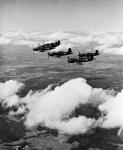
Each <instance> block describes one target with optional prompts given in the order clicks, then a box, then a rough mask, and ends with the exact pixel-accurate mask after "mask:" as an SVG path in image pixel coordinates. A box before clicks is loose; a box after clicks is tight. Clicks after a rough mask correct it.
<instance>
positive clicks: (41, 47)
mask: <svg viewBox="0 0 123 150" xmlns="http://www.w3.org/2000/svg"><path fill="white" fill-rule="evenodd" d="M60 44H61V43H60V41H59V40H58V41H56V42H54V43H46V44H43V45H40V44H39V45H38V46H37V47H35V48H33V51H39V52H44V51H47V50H51V49H54V48H55V47H57V46H59V45H60Z"/></svg>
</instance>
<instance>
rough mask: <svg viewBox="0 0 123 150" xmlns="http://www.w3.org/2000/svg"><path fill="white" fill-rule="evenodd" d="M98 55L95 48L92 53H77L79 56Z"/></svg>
mask: <svg viewBox="0 0 123 150" xmlns="http://www.w3.org/2000/svg"><path fill="white" fill-rule="evenodd" d="M98 55H100V54H99V51H98V50H96V51H95V53H93V52H87V53H80V52H79V54H78V56H79V57H87V56H98Z"/></svg>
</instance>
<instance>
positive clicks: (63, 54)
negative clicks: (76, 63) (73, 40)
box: [48, 48, 73, 58]
mask: <svg viewBox="0 0 123 150" xmlns="http://www.w3.org/2000/svg"><path fill="white" fill-rule="evenodd" d="M71 54H73V52H72V50H71V48H68V51H67V52H64V51H58V52H55V51H54V52H49V53H48V58H49V56H51V57H53V56H54V57H61V56H65V55H71Z"/></svg>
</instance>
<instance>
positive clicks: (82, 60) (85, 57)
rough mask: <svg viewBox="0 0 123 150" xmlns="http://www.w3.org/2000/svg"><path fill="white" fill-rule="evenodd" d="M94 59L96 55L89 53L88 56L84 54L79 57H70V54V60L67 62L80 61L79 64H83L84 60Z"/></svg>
mask: <svg viewBox="0 0 123 150" xmlns="http://www.w3.org/2000/svg"><path fill="white" fill-rule="evenodd" d="M92 60H94V56H93V55H88V56H83V57H78V58H70V57H69V56H68V60H67V62H68V63H69V64H70V63H78V64H82V62H88V61H92Z"/></svg>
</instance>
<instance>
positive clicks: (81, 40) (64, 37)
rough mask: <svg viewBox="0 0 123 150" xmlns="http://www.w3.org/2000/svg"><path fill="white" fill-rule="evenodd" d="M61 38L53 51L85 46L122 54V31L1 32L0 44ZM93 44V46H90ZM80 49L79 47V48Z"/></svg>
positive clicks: (36, 43) (30, 44)
mask: <svg viewBox="0 0 123 150" xmlns="http://www.w3.org/2000/svg"><path fill="white" fill-rule="evenodd" d="M56 40H61V43H62V46H60V47H59V48H56V49H55V51H60V50H66V47H68V45H69V46H71V47H85V49H86V50H87V51H88V48H89V47H90V48H92V49H94V50H95V49H99V50H100V51H101V53H106V54H123V33H122V32H116V31H110V32H88V33H81V32H80V33H79V32H62V31H59V32H22V31H19V32H3V33H1V35H0V45H1V44H10V43H12V44H14V45H28V46H29V47H35V46H36V45H38V44H39V43H40V44H43V42H44V43H47V42H53V41H56ZM91 45H94V46H91ZM80 50H81V49H80Z"/></svg>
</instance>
